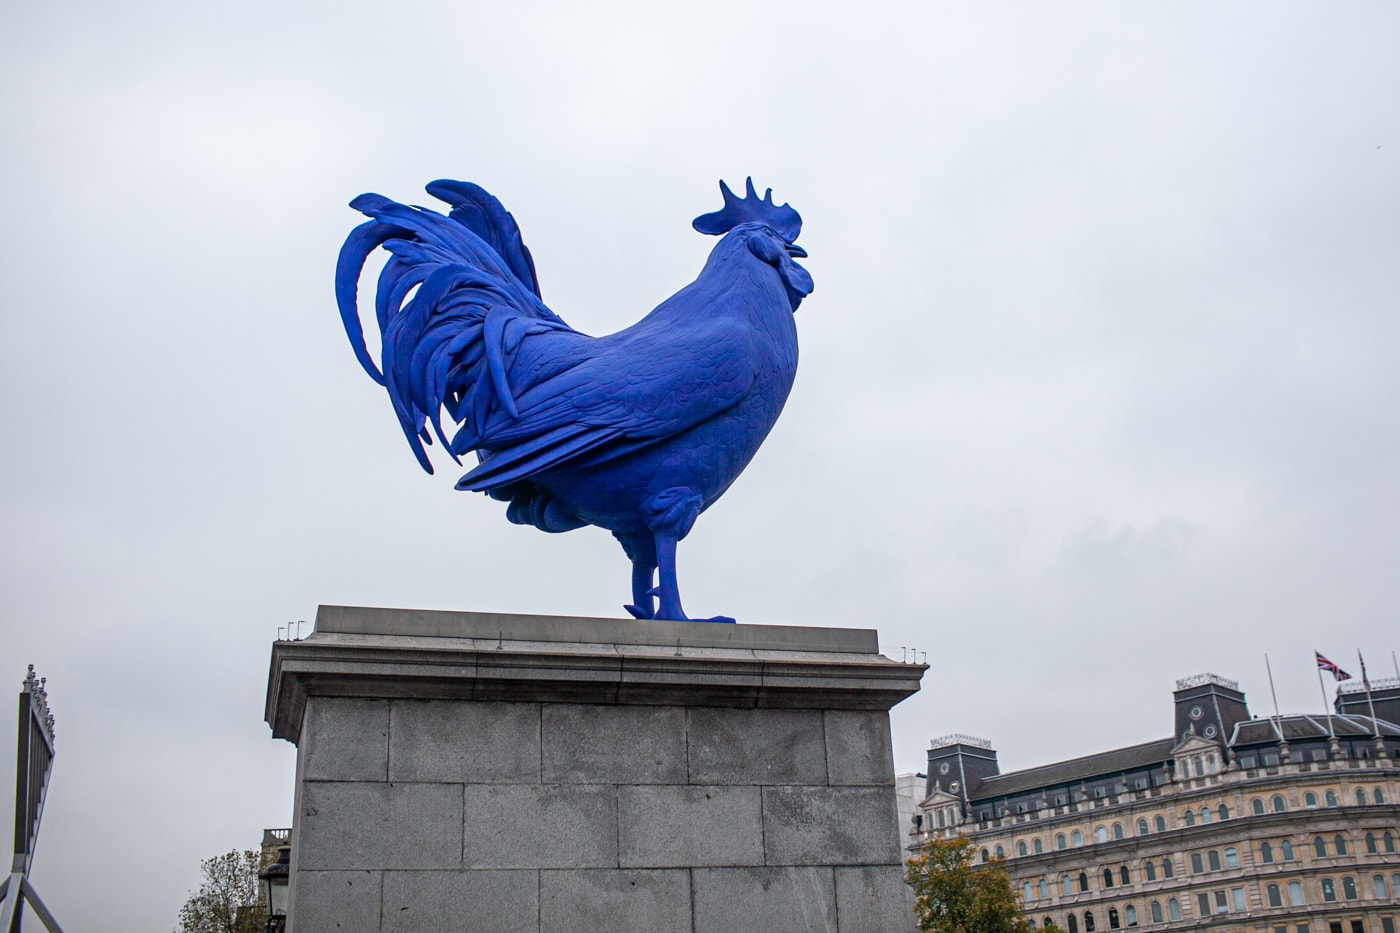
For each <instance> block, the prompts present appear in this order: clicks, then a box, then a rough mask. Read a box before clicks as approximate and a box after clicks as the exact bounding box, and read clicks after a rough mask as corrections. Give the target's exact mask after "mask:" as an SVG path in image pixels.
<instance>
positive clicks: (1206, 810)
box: [1201, 807, 1211, 823]
mask: <svg viewBox="0 0 1400 933" xmlns="http://www.w3.org/2000/svg"><path fill="white" fill-rule="evenodd" d="M1210 819H1211V817H1210V807H1201V822H1202V823H1209V822H1210Z"/></svg>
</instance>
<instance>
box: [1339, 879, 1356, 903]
mask: <svg viewBox="0 0 1400 933" xmlns="http://www.w3.org/2000/svg"><path fill="white" fill-rule="evenodd" d="M1342 897H1344V898H1346V899H1347V900H1349V901H1354V900H1356V898H1357V893H1356V879H1355V878H1353V877H1352V876H1351V875H1347V876H1346V877H1345V878H1343V879H1342Z"/></svg>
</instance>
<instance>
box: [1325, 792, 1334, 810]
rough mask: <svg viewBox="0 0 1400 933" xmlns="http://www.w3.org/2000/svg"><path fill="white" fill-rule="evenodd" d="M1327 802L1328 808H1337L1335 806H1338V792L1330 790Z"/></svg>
mask: <svg viewBox="0 0 1400 933" xmlns="http://www.w3.org/2000/svg"><path fill="white" fill-rule="evenodd" d="M1326 800H1327V806H1329V807H1335V806H1336V805H1337V792H1336V791H1334V790H1329V791H1328V792H1327V797H1326Z"/></svg>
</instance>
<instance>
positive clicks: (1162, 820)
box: [1152, 814, 1167, 833]
mask: <svg viewBox="0 0 1400 933" xmlns="http://www.w3.org/2000/svg"><path fill="white" fill-rule="evenodd" d="M1152 825H1153V826H1156V827H1157V832H1159V833H1164V832H1166V831H1167V818H1166V817H1165V816H1162V815H1161V814H1158V815H1157V817H1156V818H1155V819H1153V821H1152Z"/></svg>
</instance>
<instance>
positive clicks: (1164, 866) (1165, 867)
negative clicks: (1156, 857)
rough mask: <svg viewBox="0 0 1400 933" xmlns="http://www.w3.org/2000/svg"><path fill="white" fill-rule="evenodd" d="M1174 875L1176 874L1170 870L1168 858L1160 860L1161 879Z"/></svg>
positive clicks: (1170, 861)
mask: <svg viewBox="0 0 1400 933" xmlns="http://www.w3.org/2000/svg"><path fill="white" fill-rule="evenodd" d="M1175 874H1176V872H1175V870H1174V869H1173V868H1172V860H1171V859H1169V858H1164V859H1162V877H1163V878H1171V877H1172V876H1173V875H1175Z"/></svg>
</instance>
